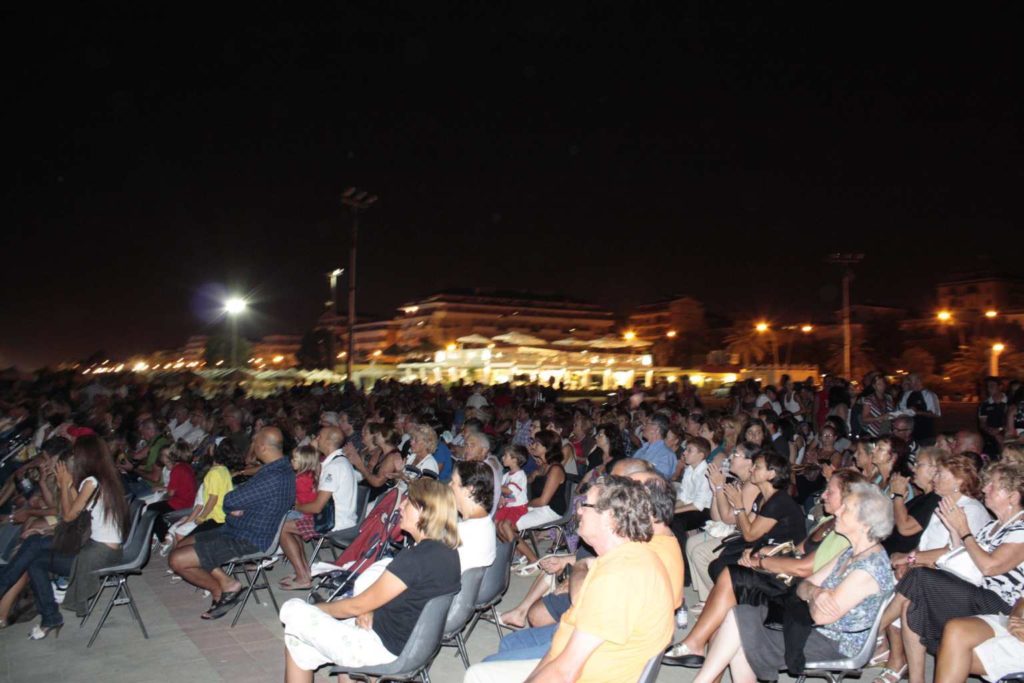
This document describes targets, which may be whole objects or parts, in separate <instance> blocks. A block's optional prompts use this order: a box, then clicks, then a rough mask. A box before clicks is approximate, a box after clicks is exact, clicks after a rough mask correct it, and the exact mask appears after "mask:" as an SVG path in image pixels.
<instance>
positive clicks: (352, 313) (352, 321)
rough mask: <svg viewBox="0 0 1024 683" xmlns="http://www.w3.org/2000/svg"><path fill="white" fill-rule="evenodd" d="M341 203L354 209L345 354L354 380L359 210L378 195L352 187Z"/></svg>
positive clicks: (346, 364)
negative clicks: (346, 348) (346, 349)
mask: <svg viewBox="0 0 1024 683" xmlns="http://www.w3.org/2000/svg"><path fill="white" fill-rule="evenodd" d="M341 203H342V204H344V205H345V206H347V207H348V208H349V209H350V210H351V211H352V240H351V244H350V246H349V250H348V353H347V354H346V356H345V374H346V380H348V381H349V382H351V381H352V362H353V360H352V359H353V358H354V357H355V327H356V244H357V242H358V239H359V212H360V211H366V210H367V209H369V208H370V207H371V206H373V205H374V204H376V203H377V195H375V194H370V193H369V192H366V191H365V190H357V189H356V188H354V187H350V188H348V189H346V190H345V191H344V192H342V193H341Z"/></svg>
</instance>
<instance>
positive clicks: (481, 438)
mask: <svg viewBox="0 0 1024 683" xmlns="http://www.w3.org/2000/svg"><path fill="white" fill-rule="evenodd" d="M471 439H472V440H473V441H476V442H477V443H478V444H479V445H480V446H482V447H483V448H484V450H485V452H487V453H490V452H491V437H489V436H487V435H486V434H484V433H483V432H477V431H471V432H470V433H469V434H466V441H469V440H471Z"/></svg>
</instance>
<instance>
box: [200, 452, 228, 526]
mask: <svg viewBox="0 0 1024 683" xmlns="http://www.w3.org/2000/svg"><path fill="white" fill-rule="evenodd" d="M234 488H235V485H234V484H232V483H231V473H230V472H228V468H227V467H224V466H223V465H216V466H215V467H211V468H210V471H209V472H207V473H206V476H205V477H204V478H203V490H204V491H205V492H206V496H207V498H209V497H210V496H217V504H216V505H214V506H213V510H211V511H210V514H209V515H207V516H206V518H205V519H200V520H199V521H200V522H205V521H206V520H207V519H212V520H213V521H215V522H217V523H218V524H223V523H224V496H226V495H228V493H230V492H231V490H232V489H234ZM205 504H206V501H205V500H204V501H203V505H205Z"/></svg>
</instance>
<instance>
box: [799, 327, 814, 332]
mask: <svg viewBox="0 0 1024 683" xmlns="http://www.w3.org/2000/svg"><path fill="white" fill-rule="evenodd" d="M800 331H801V332H803V333H805V334H806V333H808V332H813V331H814V325H804V326H803V327H801V328H800Z"/></svg>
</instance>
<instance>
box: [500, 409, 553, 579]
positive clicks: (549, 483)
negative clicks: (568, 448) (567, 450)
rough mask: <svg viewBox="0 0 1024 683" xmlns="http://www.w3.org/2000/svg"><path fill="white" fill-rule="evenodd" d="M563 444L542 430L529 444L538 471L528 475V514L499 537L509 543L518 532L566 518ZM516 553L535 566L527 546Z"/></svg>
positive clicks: (503, 529)
mask: <svg viewBox="0 0 1024 683" xmlns="http://www.w3.org/2000/svg"><path fill="white" fill-rule="evenodd" d="M561 447H562V440H561V439H560V438H559V436H558V434H556V433H555V432H553V431H551V430H548V429H545V430H542V431H540V432H537V436H536V437H535V439H534V442H533V443H531V444H530V455H532V456H533V459H534V460H535V461H536V462H537V470H536V471H535V472H534V473H533V475H531V479H530V487H529V496H530V499H529V500H528V501H527V503H526V506H527V512H526V514H525V515H523V516H522V517H520V518H519V521H518V522H516V524H515V525H512V524H510V523H509V522H508V521H507V520H506V521H503V522H501V524H500V525H499V527H498V537H499V538H501V540H502V541H505V542H508V541H511V540H514V539H516V538H518V537H519V532H520V531H522V530H524V529H529V528H530V527H534V526H540V525H542V524H547V523H549V522H553V521H555V520H556V519H559V518H560V517H561V516H562V515H564V514H565V510H566V501H565V496H564V495H563V487H564V484H565V468H564V467H562V465H561V464H559V463H560V460H561V457H562V451H561ZM517 547H518V549H519V552H521V553H522V554H523V557H525V558H526V561H527V562H528V563H532V562H536V561H537V556H536V555H535V554H534V552H533V549H532V548H530V546H529V544H528V543H524V542H523V541H522V540H520V541H519V544H518V546H517Z"/></svg>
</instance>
